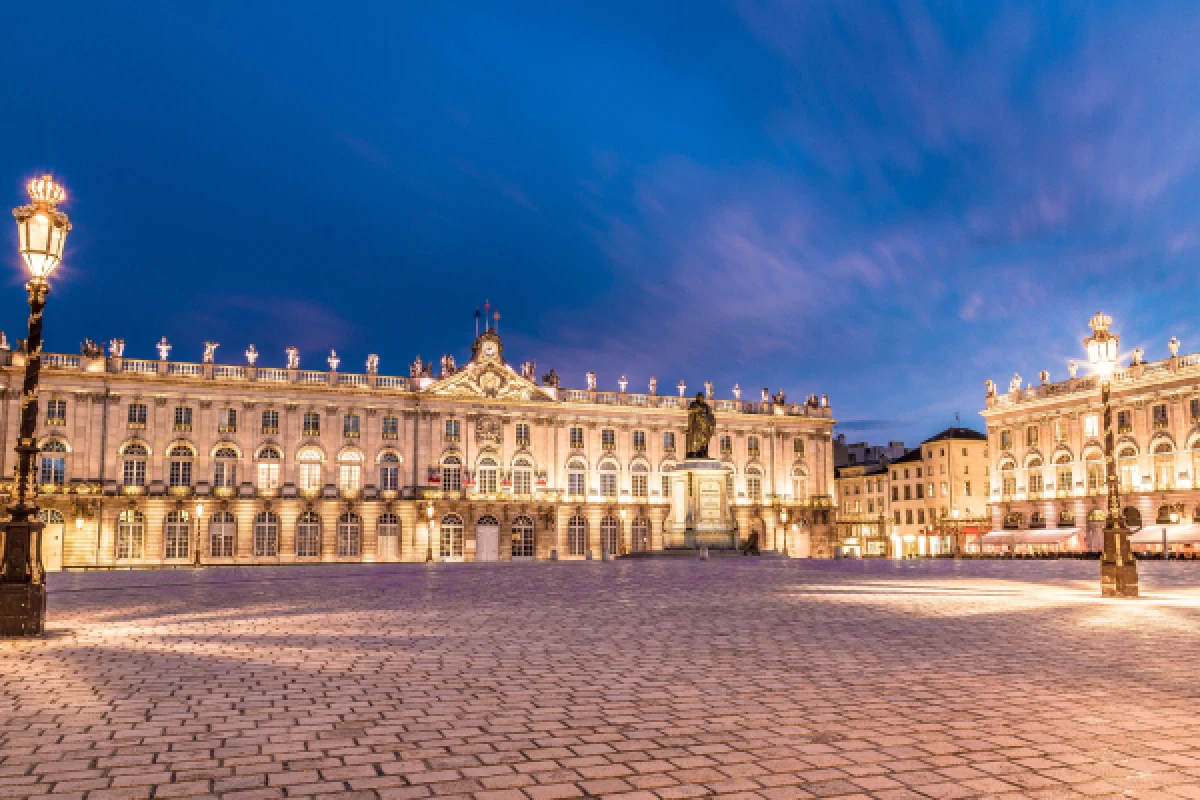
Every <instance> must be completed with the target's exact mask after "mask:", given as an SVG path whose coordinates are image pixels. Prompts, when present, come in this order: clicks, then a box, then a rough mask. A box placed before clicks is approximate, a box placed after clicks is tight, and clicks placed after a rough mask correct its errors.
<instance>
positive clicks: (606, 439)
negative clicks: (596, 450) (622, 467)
mask: <svg viewBox="0 0 1200 800" xmlns="http://www.w3.org/2000/svg"><path fill="white" fill-rule="evenodd" d="M600 446H601V447H603V448H604V449H605V450H615V449H617V432H616V431H615V430H613V429H612V428H604V429H603V430H601V431H600Z"/></svg>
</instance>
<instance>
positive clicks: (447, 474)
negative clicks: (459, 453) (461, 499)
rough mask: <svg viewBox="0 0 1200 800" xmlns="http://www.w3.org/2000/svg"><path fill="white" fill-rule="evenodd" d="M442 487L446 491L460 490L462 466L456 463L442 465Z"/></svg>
mask: <svg viewBox="0 0 1200 800" xmlns="http://www.w3.org/2000/svg"><path fill="white" fill-rule="evenodd" d="M442 489H443V490H445V491H447V492H460V491H462V468H461V467H460V466H458V465H457V464H444V465H442Z"/></svg>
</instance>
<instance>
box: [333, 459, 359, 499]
mask: <svg viewBox="0 0 1200 800" xmlns="http://www.w3.org/2000/svg"><path fill="white" fill-rule="evenodd" d="M338 485H339V486H341V487H342V491H346V492H357V491H358V490H359V488H361V485H362V467H360V466H359V465H358V464H342V465H341V467H339V468H338Z"/></svg>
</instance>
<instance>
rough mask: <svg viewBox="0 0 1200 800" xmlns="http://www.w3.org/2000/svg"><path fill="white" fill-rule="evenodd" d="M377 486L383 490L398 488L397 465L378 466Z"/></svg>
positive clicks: (398, 474)
mask: <svg viewBox="0 0 1200 800" xmlns="http://www.w3.org/2000/svg"><path fill="white" fill-rule="evenodd" d="M379 488H380V489H382V490H383V491H385V492H395V491H399V490H400V468H399V467H380V468H379Z"/></svg>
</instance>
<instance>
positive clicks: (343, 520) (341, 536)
mask: <svg viewBox="0 0 1200 800" xmlns="http://www.w3.org/2000/svg"><path fill="white" fill-rule="evenodd" d="M337 554H338V556H339V557H340V558H347V557H349V558H355V557H357V556H359V555H361V554H362V518H361V517H359V516H358V515H357V514H353V513H345V514H342V515H341V516H340V517H338V533H337Z"/></svg>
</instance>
